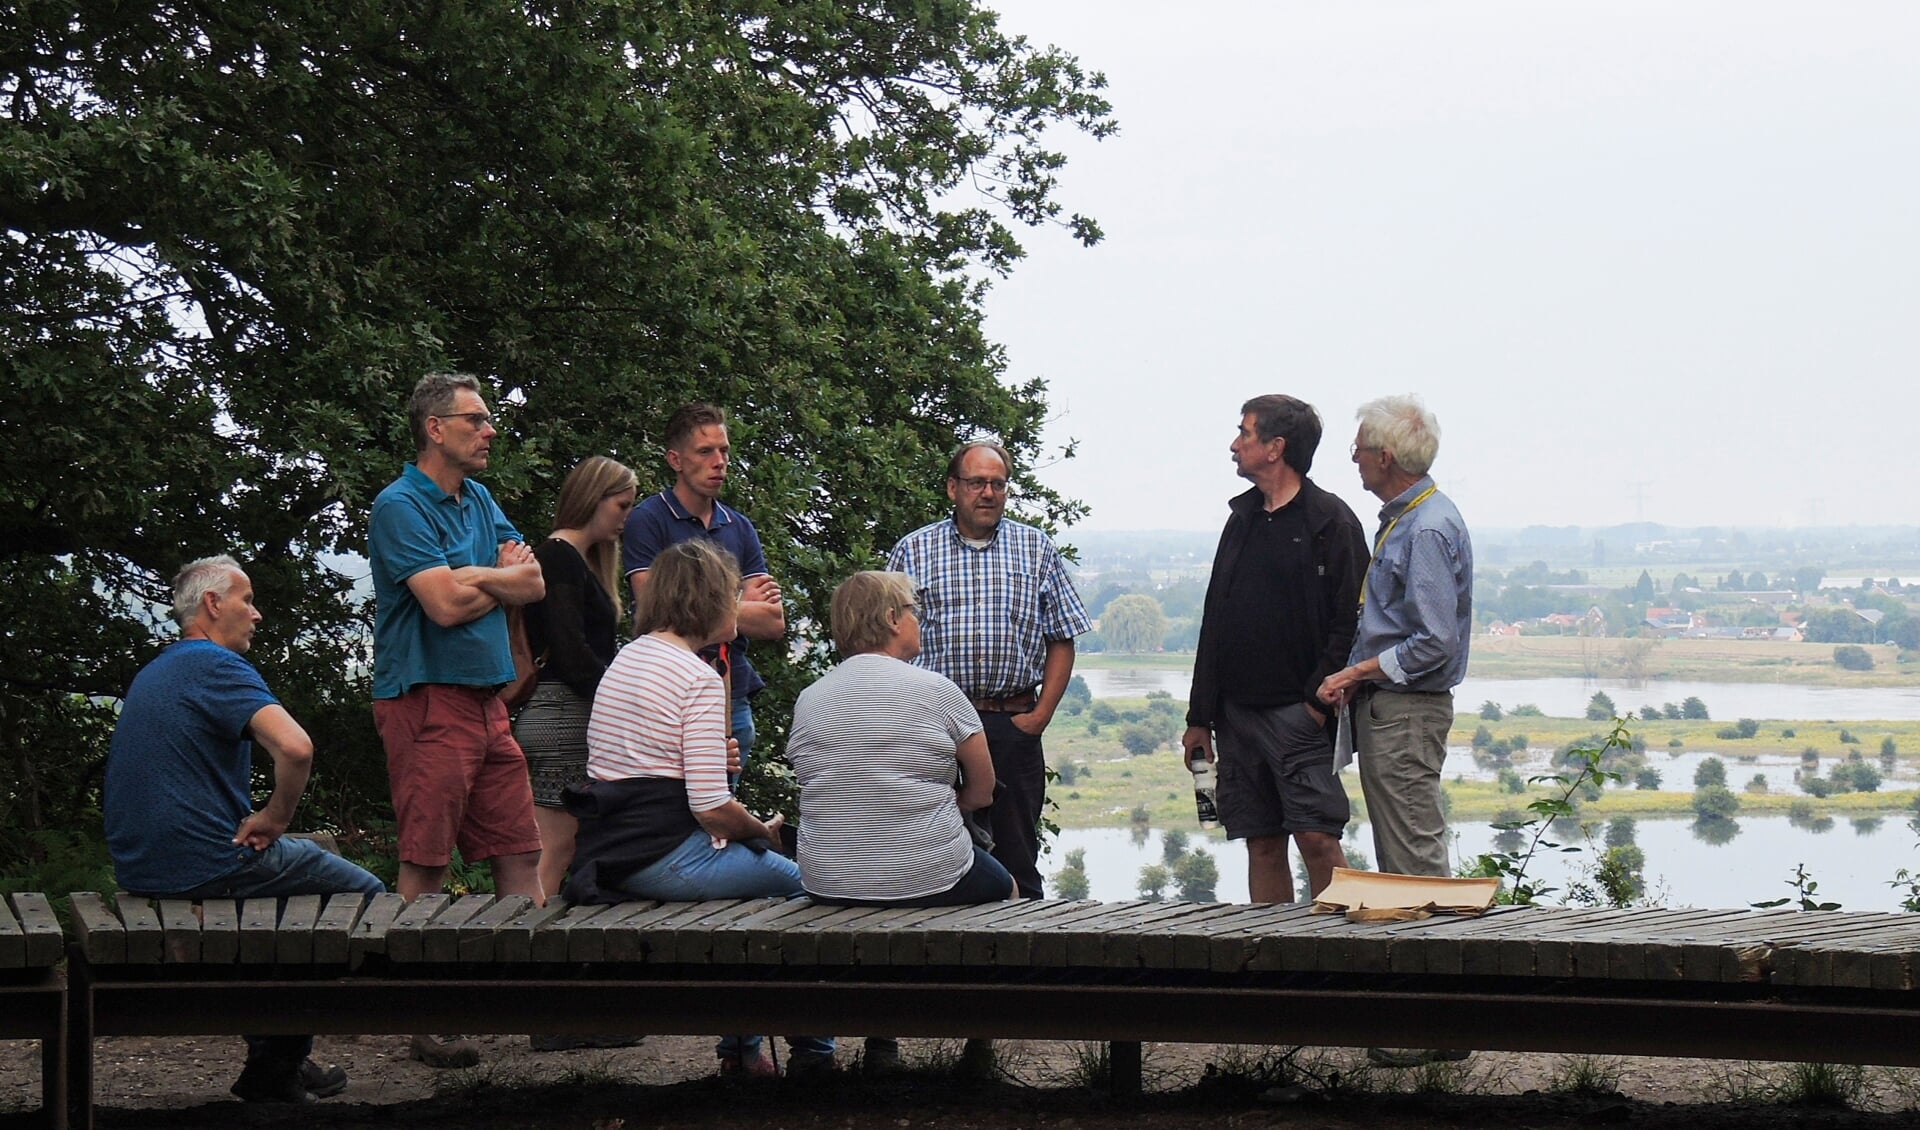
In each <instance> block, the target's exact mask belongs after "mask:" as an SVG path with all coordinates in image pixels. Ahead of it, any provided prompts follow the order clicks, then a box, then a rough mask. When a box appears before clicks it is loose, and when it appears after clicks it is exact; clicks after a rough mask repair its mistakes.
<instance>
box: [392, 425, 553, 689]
mask: <svg viewBox="0 0 1920 1130" xmlns="http://www.w3.org/2000/svg"><path fill="white" fill-rule="evenodd" d="M520 540H522V539H521V537H520V531H519V530H516V529H514V528H513V524H512V523H511V522H508V521H507V516H506V515H505V514H502V513H501V512H500V507H499V506H498V505H496V504H495V503H494V501H493V495H491V494H489V493H488V492H487V488H486V487H483V486H481V485H480V484H479V483H476V482H474V481H473V480H472V479H468V480H467V481H466V482H465V483H464V484H463V485H462V486H461V488H460V497H459V498H455V497H454V496H452V495H450V494H448V493H447V492H446V491H443V490H441V489H440V487H439V485H438V484H436V483H435V482H434V481H433V480H432V479H430V478H428V477H427V475H426V472H424V471H422V470H420V468H419V467H417V466H415V465H414V464H412V463H409V464H407V466H406V469H405V470H404V471H402V472H401V473H400V477H399V478H398V479H395V480H394V481H393V482H392V483H391V484H390V485H388V487H387V488H386V489H385V490H383V491H381V492H380V496H379V497H378V498H375V499H374V500H373V514H372V516H371V517H370V518H369V519H368V521H367V557H368V559H369V560H370V561H371V562H372V564H373V598H374V614H373V697H375V698H399V697H400V696H401V695H403V694H405V693H407V691H409V690H411V689H412V688H413V687H415V686H418V685H420V684H421V683H450V684H453V685H455V686H465V687H497V686H500V685H501V684H503V683H509V682H512V681H513V652H512V651H511V650H510V649H509V647H508V646H507V614H506V611H505V610H504V609H500V608H495V609H494V610H493V611H491V612H489V613H487V614H486V615H485V616H482V617H480V618H479V619H477V620H469V621H468V622H467V623H465V624H456V625H454V626H453V627H451V628H443V627H441V626H440V625H438V624H436V623H434V622H433V621H432V620H430V619H428V618H427V611H426V609H424V608H422V607H420V601H419V599H418V598H416V597H415V596H414V595H413V590H412V589H410V588H408V587H407V578H408V577H411V576H413V575H414V574H415V573H420V572H424V571H426V570H428V569H433V568H437V567H439V566H442V565H444V566H446V567H447V568H449V569H464V568H466V567H467V566H469V565H481V566H486V567H491V566H493V565H494V564H495V563H497V562H498V561H499V560H500V543H501V542H503V541H520Z"/></svg>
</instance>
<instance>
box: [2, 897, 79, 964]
mask: <svg viewBox="0 0 1920 1130" xmlns="http://www.w3.org/2000/svg"><path fill="white" fill-rule="evenodd" d="M11 901H12V902H13V912H14V914H15V915H17V916H18V924H19V927H20V938H21V940H22V942H24V943H25V953H24V955H23V956H24V958H25V962H26V967H27V968H28V969H46V968H50V967H52V966H54V965H57V964H59V961H60V958H61V955H63V954H65V953H66V951H67V940H66V937H65V935H63V934H62V933H61V931H60V919H59V918H58V917H56V916H55V915H54V913H53V904H52V903H51V902H49V901H48V900H47V896H45V895H43V894H40V893H38V892H35V891H21V892H19V893H17V894H15V895H13V896H11Z"/></svg>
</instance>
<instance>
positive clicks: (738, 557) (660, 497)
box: [620, 490, 769, 699]
mask: <svg viewBox="0 0 1920 1130" xmlns="http://www.w3.org/2000/svg"><path fill="white" fill-rule="evenodd" d="M697 537H705V538H709V539H711V540H712V541H713V542H714V543H715V544H716V545H718V546H719V547H720V548H722V549H724V550H726V551H727V552H728V553H731V554H733V559H734V560H735V561H737V562H739V563H740V576H741V577H742V578H746V577H754V576H759V575H760V574H762V573H766V572H768V571H769V570H768V569H767V555H766V553H765V551H763V550H762V549H761V548H760V534H759V531H757V530H755V529H754V528H753V523H752V522H750V521H748V520H747V516H746V515H745V514H742V513H740V512H739V511H738V510H735V509H733V508H732V507H729V506H727V505H726V504H725V503H723V502H721V501H720V500H718V499H715V500H714V503H713V525H712V526H711V527H709V526H707V524H706V523H704V522H702V521H701V520H700V519H699V517H698V516H697V515H694V514H690V513H688V512H687V509H686V507H684V506H682V505H680V500H679V499H678V498H675V497H674V494H673V492H672V491H670V490H663V491H661V492H660V493H659V494H656V495H653V496H651V497H649V498H647V499H645V500H644V501H642V502H641V503H640V504H639V505H638V506H635V507H634V508H633V512H632V513H630V514H628V515H627V528H626V532H625V533H623V534H622V535H621V538H620V547H621V548H620V555H621V558H622V559H623V561H624V564H625V569H624V573H625V575H626V576H628V577H631V576H633V575H634V574H635V573H639V572H643V571H645V570H647V569H651V568H653V559H654V558H655V557H658V556H659V555H660V551H661V550H663V549H665V548H667V547H668V546H670V545H678V544H680V543H681V542H683V541H688V540H690V539H692V538H697ZM729 650H730V652H731V662H732V664H733V697H734V698H735V699H744V698H746V697H747V696H748V695H751V694H753V693H754V692H755V691H757V690H759V689H760V688H761V687H764V686H766V685H767V681H766V680H765V679H763V678H761V677H760V673H759V672H758V671H755V670H754V669H753V663H752V662H751V661H750V660H749V659H748V658H747V637H745V636H739V637H737V638H736V639H735V640H734V641H733V646H732V647H731V648H730V649H729Z"/></svg>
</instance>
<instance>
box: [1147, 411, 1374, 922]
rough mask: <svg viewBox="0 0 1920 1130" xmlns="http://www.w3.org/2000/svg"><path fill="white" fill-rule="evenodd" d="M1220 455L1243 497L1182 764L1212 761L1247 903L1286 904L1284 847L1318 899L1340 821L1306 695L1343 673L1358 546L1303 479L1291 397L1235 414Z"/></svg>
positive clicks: (1316, 715)
mask: <svg viewBox="0 0 1920 1130" xmlns="http://www.w3.org/2000/svg"><path fill="white" fill-rule="evenodd" d="M1240 413H1241V420H1240V432H1239V435H1237V436H1236V437H1235V438H1234V441H1233V445H1232V447H1231V451H1232V453H1233V462H1234V466H1235V468H1236V469H1237V470H1238V472H1239V474H1240V477H1241V478H1243V479H1247V480H1250V481H1251V482H1252V483H1253V488H1252V489H1251V490H1248V491H1247V492H1246V493H1244V494H1242V495H1240V496H1239V497H1237V498H1235V499H1233V500H1232V501H1231V502H1230V503H1229V504H1228V505H1229V507H1230V508H1231V510H1232V514H1231V515H1230V516H1229V517H1228V518H1227V526H1226V529H1225V530H1224V531H1222V532H1221V534H1220V548H1219V549H1218V550H1217V551H1215V553H1214V557H1213V575H1212V578H1211V579H1210V580H1209V581H1208V582H1207V602H1206V608H1205V611H1204V613H1203V614H1202V618H1201V621H1200V643H1199V647H1198V648H1197V649H1196V654H1195V658H1194V664H1193V694H1192V698H1191V701H1190V703H1189V705H1188V708H1187V732H1186V736H1185V737H1184V738H1183V739H1182V740H1181V743H1180V744H1181V748H1182V750H1183V751H1185V753H1184V755H1185V756H1186V757H1187V758H1188V759H1189V760H1191V759H1192V758H1194V757H1202V756H1203V757H1206V758H1207V759H1208V760H1210V761H1213V760H1216V757H1215V740H1216V738H1217V740H1218V743H1219V748H1218V757H1217V764H1218V769H1219V775H1220V780H1219V805H1220V819H1221V822H1222V823H1224V824H1225V825H1226V827H1227V836H1228V838H1229V839H1236V840H1241V839H1244V840H1245V841H1247V886H1248V890H1249V893H1250V894H1251V895H1252V898H1253V901H1254V902H1281V903H1284V902H1292V901H1293V872H1292V869H1291V868H1290V867H1288V865H1287V837H1288V836H1292V837H1293V839H1294V842H1295V843H1297V844H1299V845H1300V855H1301V858H1302V859H1303V860H1305V862H1306V865H1307V878H1308V882H1309V884H1310V887H1311V890H1312V891H1313V892H1314V893H1318V892H1319V891H1320V889H1321V888H1322V887H1325V886H1326V885H1327V883H1328V881H1329V880H1331V879H1332V877H1333V869H1334V868H1335V867H1338V866H1341V865H1343V864H1344V863H1345V861H1346V857H1345V854H1344V853H1343V852H1342V851H1341V848H1340V834H1341V832H1342V830H1343V829H1344V828H1345V827H1346V823H1347V818H1348V816H1349V815H1350V813H1351V809H1350V808H1349V807H1348V805H1347V793H1346V789H1345V788H1343V787H1342V786H1341V784H1340V778H1339V776H1338V774H1337V773H1336V771H1335V769H1334V764H1333V732H1332V719H1331V718H1330V717H1329V716H1328V715H1327V714H1325V713H1323V711H1322V709H1321V706H1320V703H1319V702H1318V700H1316V699H1315V697H1314V692H1315V691H1316V690H1317V689H1318V688H1319V686H1320V682H1321V680H1322V679H1325V678H1326V677H1327V676H1328V675H1329V674H1331V673H1333V672H1334V671H1337V670H1339V669H1340V668H1341V667H1343V666H1345V664H1346V661H1347V651H1348V649H1349V648H1350V647H1351V646H1352V644H1353V632H1354V624H1355V621H1356V618H1357V616H1358V602H1359V594H1360V579H1361V577H1362V576H1363V575H1364V574H1365V572H1366V567H1367V543H1366V538H1365V536H1364V535H1363V534H1362V533H1361V529H1360V520H1359V519H1358V518H1356V517H1354V514H1353V511H1352V510H1351V509H1349V508H1348V506H1347V504H1346V503H1344V502H1342V501H1340V500H1339V499H1338V498H1335V497H1334V496H1333V495H1331V494H1328V493H1327V492H1326V491H1324V490H1321V489H1320V488H1319V487H1317V486H1315V485H1314V484H1313V481H1312V480H1310V479H1308V478H1307V477H1306V476H1307V472H1308V470H1310V469H1311V468H1312V466H1313V453H1314V451H1315V449H1316V448H1318V447H1319V446H1320V417H1319V415H1318V414H1317V413H1316V412H1314V410H1313V406H1312V405H1310V404H1307V403H1305V402H1304V401H1301V400H1297V399H1295V398H1293V397H1291V396H1281V395H1271V396H1258V397H1255V398H1254V399H1252V400H1249V401H1247V402H1246V404H1244V405H1242V406H1241V408H1240Z"/></svg>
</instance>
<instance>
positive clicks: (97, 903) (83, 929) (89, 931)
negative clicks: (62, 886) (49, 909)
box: [68, 891, 127, 965]
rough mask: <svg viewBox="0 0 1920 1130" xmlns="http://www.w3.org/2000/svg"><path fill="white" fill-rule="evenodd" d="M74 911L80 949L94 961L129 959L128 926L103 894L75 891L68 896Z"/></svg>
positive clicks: (105, 962)
mask: <svg viewBox="0 0 1920 1130" xmlns="http://www.w3.org/2000/svg"><path fill="white" fill-rule="evenodd" d="M68 905H69V906H70V907H71V908H72V911H73V933H74V938H75V940H76V941H78V942H79V943H80V952H81V954H83V955H84V956H85V957H86V959H87V961H89V962H90V963H92V964H94V965H122V964H125V963H126V960H127V928H126V926H124V925H122V924H121V922H120V919H119V918H118V917H116V916H115V915H114V913H113V911H112V910H111V909H110V908H108V906H107V900H106V898H105V897H104V896H102V895H99V894H97V893H95V892H93V891H75V892H73V894H72V895H71V896H70V897H69V898H68Z"/></svg>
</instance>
